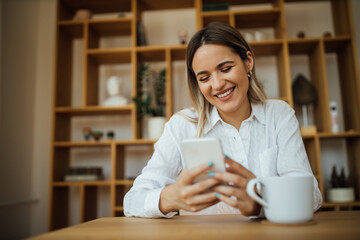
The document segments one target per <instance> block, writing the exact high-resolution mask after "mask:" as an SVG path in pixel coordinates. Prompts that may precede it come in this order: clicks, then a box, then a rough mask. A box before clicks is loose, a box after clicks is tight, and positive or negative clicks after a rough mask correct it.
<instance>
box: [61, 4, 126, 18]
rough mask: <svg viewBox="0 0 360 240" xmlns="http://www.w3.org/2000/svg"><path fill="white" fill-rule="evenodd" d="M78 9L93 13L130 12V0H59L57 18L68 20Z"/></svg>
mask: <svg viewBox="0 0 360 240" xmlns="http://www.w3.org/2000/svg"><path fill="white" fill-rule="evenodd" d="M79 9H88V10H90V11H91V12H92V13H93V14H97V13H114V12H130V11H131V0H122V1H118V0H101V1H95V0H89V1H73V0H61V1H59V3H58V16H59V19H58V20H70V19H72V18H73V16H74V15H75V13H76V11H77V10H79Z"/></svg>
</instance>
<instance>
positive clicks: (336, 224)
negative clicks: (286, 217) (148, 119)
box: [33, 211, 360, 240]
mask: <svg viewBox="0 0 360 240" xmlns="http://www.w3.org/2000/svg"><path fill="white" fill-rule="evenodd" d="M313 219H314V221H315V222H316V224H314V225H307V226H276V225H267V224H264V223H263V222H261V220H249V219H247V218H245V217H243V216H241V215H212V216H178V217H174V218H172V219H143V218H125V217H116V218H115V217H112V218H100V219H96V220H94V221H90V222H86V223H82V224H79V225H76V226H72V227H68V228H64V229H61V230H58V231H54V232H50V233H46V234H44V235H40V236H38V237H35V238H33V239H138V240H141V239H169V240H173V239H185V240H192V239H206V240H209V239H216V240H225V239H241V240H247V239H290V240H296V239H306V240H308V239H317V240H319V239H326V240H328V239H337V240H345V239H357V240H359V239H360V211H349V212H319V213H316V214H315V215H314V218H313Z"/></svg>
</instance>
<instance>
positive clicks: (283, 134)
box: [276, 104, 322, 211]
mask: <svg viewBox="0 0 360 240" xmlns="http://www.w3.org/2000/svg"><path fill="white" fill-rule="evenodd" d="M282 112H283V114H281V115H282V117H281V121H279V124H277V126H276V141H277V146H278V158H277V172H278V174H279V175H280V176H291V175H308V176H312V177H313V183H314V193H313V196H314V201H313V203H314V205H313V210H314V211H316V210H317V209H319V208H320V207H321V204H322V196H321V193H320V190H319V186H318V182H317V180H316V178H315V177H314V174H313V172H312V170H311V166H310V163H309V159H308V156H307V154H306V151H305V147H304V143H303V140H302V137H301V133H300V129H299V123H298V120H297V119H296V117H295V111H294V110H293V109H292V108H291V107H290V106H289V105H287V104H286V105H285V106H284V109H282Z"/></svg>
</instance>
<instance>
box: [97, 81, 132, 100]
mask: <svg viewBox="0 0 360 240" xmlns="http://www.w3.org/2000/svg"><path fill="white" fill-rule="evenodd" d="M121 87H122V79H121V78H120V77H117V76H112V77H110V78H109V79H108V80H107V83H106V89H107V93H108V95H109V97H108V98H107V99H106V100H105V101H104V102H103V106H122V105H126V104H127V102H128V100H127V99H126V98H125V97H123V96H121V95H120V91H121Z"/></svg>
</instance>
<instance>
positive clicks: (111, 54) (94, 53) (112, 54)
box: [87, 48, 131, 64]
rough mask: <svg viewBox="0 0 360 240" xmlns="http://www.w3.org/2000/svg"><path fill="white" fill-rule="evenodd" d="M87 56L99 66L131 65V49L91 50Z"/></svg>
mask: <svg viewBox="0 0 360 240" xmlns="http://www.w3.org/2000/svg"><path fill="white" fill-rule="evenodd" d="M87 54H88V57H89V58H90V59H93V60H95V61H96V62H97V63H98V64H117V63H118V64H119V63H131V50H130V48H111V49H89V50H87Z"/></svg>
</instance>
